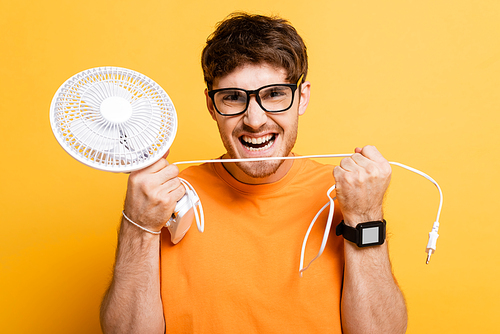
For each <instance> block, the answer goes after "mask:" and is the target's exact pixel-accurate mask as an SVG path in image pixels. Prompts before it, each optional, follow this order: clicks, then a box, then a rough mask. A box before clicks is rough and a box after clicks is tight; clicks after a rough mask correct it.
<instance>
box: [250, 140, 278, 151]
mask: <svg viewBox="0 0 500 334" xmlns="http://www.w3.org/2000/svg"><path fill="white" fill-rule="evenodd" d="M272 144H273V142H269V143H268V144H267V145H266V146H263V147H260V148H255V147H247V149H248V150H249V151H262V150H267V149H268V148H269V147H271V145H272Z"/></svg>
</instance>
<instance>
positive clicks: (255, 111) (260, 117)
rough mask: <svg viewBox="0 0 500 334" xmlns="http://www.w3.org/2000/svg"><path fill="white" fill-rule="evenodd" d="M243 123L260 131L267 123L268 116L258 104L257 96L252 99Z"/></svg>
mask: <svg viewBox="0 0 500 334" xmlns="http://www.w3.org/2000/svg"><path fill="white" fill-rule="evenodd" d="M243 122H244V123H245V124H246V125H248V126H250V127H251V128H253V129H259V128H260V127H261V126H262V125H264V124H265V123H266V122H267V114H266V112H265V111H264V109H262V108H261V107H260V105H259V104H258V103H257V99H256V98H255V96H251V97H250V102H249V103H248V109H247V111H246V112H245V117H243Z"/></svg>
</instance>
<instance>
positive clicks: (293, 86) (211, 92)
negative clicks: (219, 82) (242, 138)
mask: <svg viewBox="0 0 500 334" xmlns="http://www.w3.org/2000/svg"><path fill="white" fill-rule="evenodd" d="M303 77H304V75H301V76H300V78H299V80H298V81H297V83H296V84H271V85H266V86H262V87H260V88H258V89H255V90H246V89H243V88H221V89H215V90H209V91H208V96H209V97H210V98H211V99H212V103H213V105H214V107H215V110H216V111H217V113H218V114H219V115H222V116H238V115H241V114H244V113H245V112H246V111H247V109H248V106H249V104H250V95H255V100H257V103H258V104H259V106H260V107H261V108H262V110H264V111H265V112H270V113H280V112H284V111H287V110H288V109H290V108H291V107H292V105H293V101H294V98H295V91H296V90H297V88H298V87H299V85H300V84H301V81H302V78H303ZM269 87H289V88H290V89H291V90H292V100H291V101H290V105H289V106H288V107H287V108H285V109H281V110H267V109H266V108H264V106H263V105H262V101H261V100H260V96H259V92H260V91H261V90H262V89H265V88H269ZM225 90H238V91H243V92H245V93H246V94H247V104H246V106H245V109H243V111H240V112H237V113H235V114H223V113H221V112H220V111H219V109H218V108H217V104H216V103H215V99H214V97H215V94H216V93H218V92H223V91H225Z"/></svg>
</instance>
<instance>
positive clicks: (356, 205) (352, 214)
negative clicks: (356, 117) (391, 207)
mask: <svg viewBox="0 0 500 334" xmlns="http://www.w3.org/2000/svg"><path fill="white" fill-rule="evenodd" d="M391 172H392V170H391V166H390V165H389V162H388V161H387V160H386V159H385V158H384V157H383V156H382V154H380V152H379V151H378V150H377V149H376V148H375V147H374V146H365V147H363V148H359V147H357V148H356V149H355V153H354V154H353V155H352V156H350V157H347V158H344V159H342V161H341V162H340V165H339V166H337V167H335V168H334V170H333V176H334V178H335V185H336V186H335V188H336V192H337V199H338V202H339V206H340V209H341V210H342V214H343V216H344V222H345V224H347V225H350V226H353V227H354V226H356V225H357V224H359V223H364V222H369V221H376V220H382V218H383V210H382V204H383V200H384V195H385V192H386V190H387V188H388V187H389V183H390V181H391Z"/></svg>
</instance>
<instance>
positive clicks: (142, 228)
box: [122, 211, 161, 234]
mask: <svg viewBox="0 0 500 334" xmlns="http://www.w3.org/2000/svg"><path fill="white" fill-rule="evenodd" d="M122 214H123V217H125V219H126V220H128V221H129V222H130V223H132V224H134V225H135V226H137V227H138V228H140V229H141V230H143V231H146V232H149V233H151V234H160V233H161V231H158V232H155V231H150V230H148V229H147V228H145V227H142V226H141V225H139V224H137V223H134V222H133V221H132V219H130V218H129V217H127V215H126V214H125V211H122Z"/></svg>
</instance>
